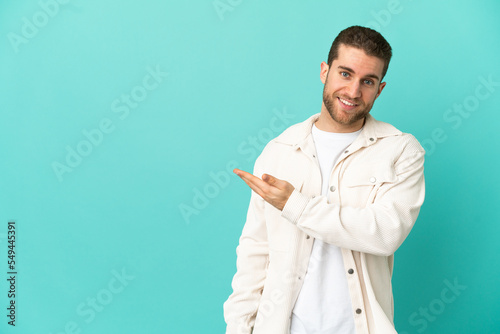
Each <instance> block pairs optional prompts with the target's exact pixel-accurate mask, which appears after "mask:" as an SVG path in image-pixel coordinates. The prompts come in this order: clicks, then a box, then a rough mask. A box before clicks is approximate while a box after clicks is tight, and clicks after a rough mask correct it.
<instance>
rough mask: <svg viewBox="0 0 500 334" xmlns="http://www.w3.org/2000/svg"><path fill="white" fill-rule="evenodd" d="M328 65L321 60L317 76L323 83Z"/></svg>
mask: <svg viewBox="0 0 500 334" xmlns="http://www.w3.org/2000/svg"><path fill="white" fill-rule="evenodd" d="M329 69H330V67H329V66H328V64H327V63H326V62H321V71H320V72H319V78H320V80H321V82H322V83H323V85H324V84H325V83H326V77H327V76H328V70H329Z"/></svg>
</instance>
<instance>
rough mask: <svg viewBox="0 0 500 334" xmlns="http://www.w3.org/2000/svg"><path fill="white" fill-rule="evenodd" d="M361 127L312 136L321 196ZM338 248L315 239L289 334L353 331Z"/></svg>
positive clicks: (351, 333) (316, 132)
mask: <svg viewBox="0 0 500 334" xmlns="http://www.w3.org/2000/svg"><path fill="white" fill-rule="evenodd" d="M360 132H361V129H360V130H358V131H356V132H350V133H335V132H327V131H322V130H320V129H318V128H317V127H316V124H313V127H312V135H313V139H314V144H315V146H316V153H317V156H318V161H319V165H320V168H321V179H322V188H321V189H322V190H321V195H323V196H326V195H327V194H328V191H329V190H328V184H329V181H330V174H331V172H332V169H333V166H334V164H335V162H336V161H337V159H338V158H339V156H340V154H341V153H342V152H343V151H344V150H345V149H346V148H347V147H348V146H349V145H350V144H351V143H352V142H353V141H354V139H356V137H357V136H358V135H359V133H360ZM344 271H345V269H344V261H343V259H342V252H341V251H340V248H339V247H337V246H335V245H331V244H327V243H324V242H323V241H321V240H318V239H315V240H314V244H313V249H312V253H311V257H310V259H309V266H308V269H307V273H306V275H305V277H304V284H303V286H302V289H301V290H300V293H299V296H298V299H297V302H296V304H295V307H294V309H293V313H292V322H291V334H355V333H356V330H355V327H354V316H353V310H352V305H351V298H350V296H349V290H348V287H347V278H346V274H345V272H344Z"/></svg>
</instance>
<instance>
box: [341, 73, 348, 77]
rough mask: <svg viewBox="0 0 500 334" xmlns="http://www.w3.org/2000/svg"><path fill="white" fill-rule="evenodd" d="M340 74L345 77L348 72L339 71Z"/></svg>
mask: <svg viewBox="0 0 500 334" xmlns="http://www.w3.org/2000/svg"><path fill="white" fill-rule="evenodd" d="M340 75H341V76H343V77H344V78H347V77H348V76H349V73H347V72H340Z"/></svg>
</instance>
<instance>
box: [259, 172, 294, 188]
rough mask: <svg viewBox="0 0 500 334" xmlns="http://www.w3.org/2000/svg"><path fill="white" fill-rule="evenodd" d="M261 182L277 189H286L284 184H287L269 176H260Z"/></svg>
mask: <svg viewBox="0 0 500 334" xmlns="http://www.w3.org/2000/svg"><path fill="white" fill-rule="evenodd" d="M262 180H263V181H265V182H266V183H267V184H269V185H271V186H274V187H276V188H278V189H283V188H284V187H286V184H287V183H288V182H286V181H284V180H280V179H278V178H276V177H274V176H272V175H269V174H262Z"/></svg>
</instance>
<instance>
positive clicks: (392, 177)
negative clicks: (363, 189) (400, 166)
mask: <svg viewBox="0 0 500 334" xmlns="http://www.w3.org/2000/svg"><path fill="white" fill-rule="evenodd" d="M396 180H397V176H396V172H395V171H394V164H393V163H392V161H386V160H378V161H375V162H374V163H372V164H370V165H368V164H366V165H362V166H361V165H357V166H349V167H347V169H346V171H345V173H344V176H343V178H342V183H343V184H344V186H346V187H350V188H352V187H359V186H378V185H381V184H382V183H386V182H395V181H396Z"/></svg>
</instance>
